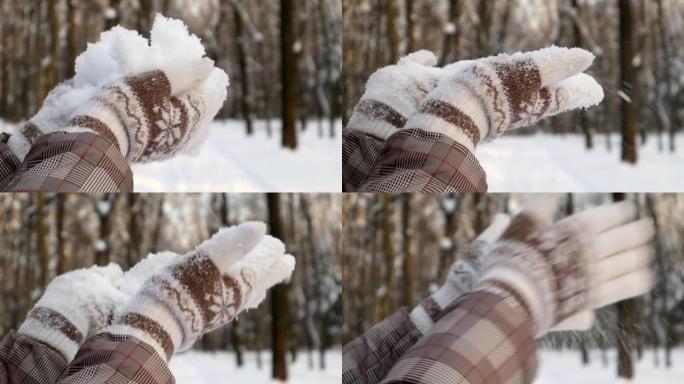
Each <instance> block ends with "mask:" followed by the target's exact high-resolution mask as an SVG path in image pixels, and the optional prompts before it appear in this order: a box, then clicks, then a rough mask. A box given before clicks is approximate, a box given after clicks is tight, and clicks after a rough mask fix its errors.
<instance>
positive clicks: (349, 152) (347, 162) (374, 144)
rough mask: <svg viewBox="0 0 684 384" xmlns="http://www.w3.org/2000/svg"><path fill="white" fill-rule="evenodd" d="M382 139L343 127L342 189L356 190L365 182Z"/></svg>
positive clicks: (376, 156) (377, 154)
mask: <svg viewBox="0 0 684 384" xmlns="http://www.w3.org/2000/svg"><path fill="white" fill-rule="evenodd" d="M384 144H385V141H384V140H381V139H379V138H377V137H374V136H371V135H369V134H367V133H364V132H361V131H358V130H355V129H347V128H345V129H344V130H343V131H342V191H343V192H356V191H358V190H359V188H360V187H361V185H363V184H364V183H365V182H366V179H367V178H368V175H369V174H370V173H371V169H372V167H373V164H374V163H375V160H377V158H378V156H379V155H380V151H382V147H383V145H384Z"/></svg>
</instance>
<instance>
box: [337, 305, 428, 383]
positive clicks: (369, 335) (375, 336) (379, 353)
mask: <svg viewBox="0 0 684 384" xmlns="http://www.w3.org/2000/svg"><path fill="white" fill-rule="evenodd" d="M408 314H409V313H408V310H407V309H406V308H402V309H400V310H398V311H396V312H394V313H393V314H392V315H390V316H388V317H387V318H386V319H384V320H383V321H381V322H380V323H378V324H376V325H375V326H373V327H372V328H371V329H369V330H368V332H366V333H365V334H363V335H362V336H359V337H357V338H356V339H354V340H353V341H351V342H349V343H348V344H346V345H345V346H344V348H343V349H342V383H343V384H377V383H379V382H380V381H382V379H384V378H385V376H386V375H387V372H389V371H390V369H391V368H392V366H393V365H394V364H395V363H396V362H397V361H398V360H399V358H401V356H402V355H403V354H404V353H406V351H408V350H409V349H410V348H411V347H412V346H413V345H414V344H415V343H416V342H417V341H418V340H419V339H420V337H421V333H420V331H419V330H418V328H416V326H415V325H414V324H413V322H412V321H411V319H410V318H409V315H408Z"/></svg>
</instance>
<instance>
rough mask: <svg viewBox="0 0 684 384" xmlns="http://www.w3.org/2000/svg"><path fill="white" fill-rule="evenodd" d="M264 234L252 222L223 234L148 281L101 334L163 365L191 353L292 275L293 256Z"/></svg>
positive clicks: (262, 225)
mask: <svg viewBox="0 0 684 384" xmlns="http://www.w3.org/2000/svg"><path fill="white" fill-rule="evenodd" d="M265 233H266V226H265V225H264V224H263V223H256V222H248V223H244V224H241V225H239V226H234V227H230V228H224V229H221V230H220V231H219V232H217V233H216V234H215V235H214V236H213V237H212V238H211V239H209V240H206V241H205V242H203V243H202V244H200V245H199V246H197V248H196V249H195V250H194V251H193V252H190V253H189V254H187V255H184V256H182V257H180V258H179V259H178V260H176V261H175V262H174V263H172V264H170V265H168V266H166V267H164V268H163V269H161V270H158V271H157V272H156V273H154V274H153V275H152V277H150V278H149V279H147V280H146V281H145V282H144V283H143V285H142V288H141V289H140V290H138V291H137V293H135V294H134V295H133V297H132V298H131V299H130V300H129V301H128V303H127V304H126V305H125V306H124V307H123V308H122V309H121V310H120V311H119V313H118V314H117V316H116V318H115V319H114V322H113V323H112V325H111V326H110V327H107V328H105V329H104V330H103V331H102V332H106V333H111V334H118V335H130V336H134V337H136V338H138V339H139V340H142V341H144V342H146V343H147V344H149V345H151V346H152V347H154V348H155V350H156V351H157V352H158V353H159V356H161V357H162V358H164V359H166V360H168V359H170V358H171V356H172V355H173V353H174V352H175V351H179V350H181V351H182V350H185V349H188V348H190V347H191V346H192V344H193V343H194V342H195V341H196V340H197V338H198V337H200V336H201V335H203V334H204V333H207V332H209V331H212V330H214V329H216V328H218V327H221V326H223V325H225V324H227V323H229V322H231V321H232V320H233V319H235V318H236V317H237V316H238V315H239V314H240V313H241V312H243V311H245V310H247V309H250V308H255V307H257V306H258V305H259V303H261V301H263V299H264V298H265V297H266V292H267V291H268V289H269V288H271V287H272V286H273V285H275V284H277V283H279V282H281V281H283V280H285V279H287V278H289V277H290V275H291V274H292V271H293V270H294V266H295V260H294V257H292V256H291V255H287V254H285V247H284V245H283V243H282V242H281V241H280V240H278V239H276V238H274V237H271V236H265ZM167 260H168V259H167Z"/></svg>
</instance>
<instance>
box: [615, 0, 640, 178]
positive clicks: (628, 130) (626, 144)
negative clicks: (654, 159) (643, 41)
mask: <svg viewBox="0 0 684 384" xmlns="http://www.w3.org/2000/svg"><path fill="white" fill-rule="evenodd" d="M619 9H620V78H621V83H622V91H623V92H624V93H625V95H627V97H629V96H630V95H632V96H633V95H634V94H635V93H636V90H637V87H638V84H637V74H636V68H634V65H633V60H634V38H633V36H632V32H633V31H632V28H633V25H632V21H633V17H632V5H631V1H630V0H619ZM627 97H625V96H623V98H622V101H621V103H622V161H624V162H626V163H631V164H635V163H636V162H637V148H636V134H637V130H638V127H637V125H638V123H639V116H638V111H637V109H636V106H635V105H634V103H633V100H626V98H627Z"/></svg>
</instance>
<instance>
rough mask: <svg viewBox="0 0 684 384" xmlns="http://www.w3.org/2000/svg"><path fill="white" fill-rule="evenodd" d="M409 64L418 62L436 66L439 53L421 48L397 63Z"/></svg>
mask: <svg viewBox="0 0 684 384" xmlns="http://www.w3.org/2000/svg"><path fill="white" fill-rule="evenodd" d="M407 64H418V65H425V66H428V67H434V66H435V65H437V55H435V54H434V52H432V51H428V50H427V49H421V50H419V51H416V52H413V53H409V54H408V55H406V56H404V57H402V58H401V59H399V62H398V63H397V65H407Z"/></svg>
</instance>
